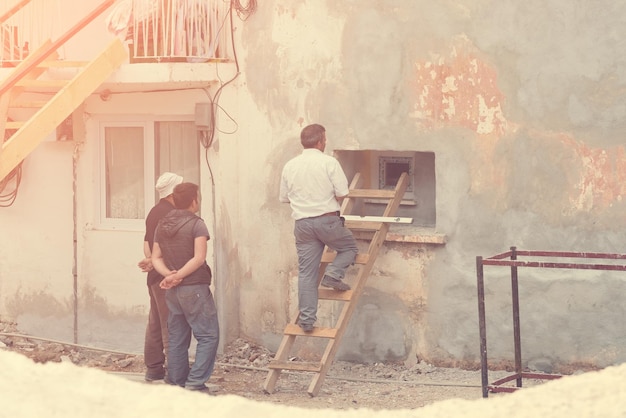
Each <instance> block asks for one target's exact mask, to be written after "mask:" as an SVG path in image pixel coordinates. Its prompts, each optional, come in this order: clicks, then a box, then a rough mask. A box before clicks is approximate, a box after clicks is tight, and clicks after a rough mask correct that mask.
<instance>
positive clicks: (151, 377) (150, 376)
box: [144, 373, 165, 382]
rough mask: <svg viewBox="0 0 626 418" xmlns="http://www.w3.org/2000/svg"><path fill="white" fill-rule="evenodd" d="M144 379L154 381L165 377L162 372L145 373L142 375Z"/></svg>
mask: <svg viewBox="0 0 626 418" xmlns="http://www.w3.org/2000/svg"><path fill="white" fill-rule="evenodd" d="M144 379H145V381H146V382H156V381H157V380H163V379H165V375H164V374H162V375H161V374H159V375H156V374H147V373H146V375H145V376H144Z"/></svg>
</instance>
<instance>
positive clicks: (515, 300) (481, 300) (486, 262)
mask: <svg viewBox="0 0 626 418" xmlns="http://www.w3.org/2000/svg"><path fill="white" fill-rule="evenodd" d="M518 257H535V260H532V261H522V260H519V259H518ZM554 258H559V259H568V258H569V259H579V260H587V261H588V260H626V254H609V253H588V252H557V251H520V250H517V248H516V247H511V249H510V251H507V252H504V253H501V254H497V255H494V256H493V257H489V258H483V257H481V256H478V257H476V281H477V288H478V321H479V327H480V364H481V379H482V393H483V398H486V397H487V396H488V394H489V392H514V391H515V390H517V389H519V388H521V387H522V381H523V379H525V378H530V379H546V380H550V379H558V378H560V377H562V376H561V375H558V374H544V373H529V372H524V371H523V370H522V348H521V346H522V343H521V333H520V314H519V306H520V305H519V283H518V271H517V270H518V268H519V267H535V268H556V269H577V270H613V271H626V264H617V263H616V264H592V263H585V262H560V261H559V262H554V261H544V260H550V259H554ZM536 259H539V260H541V261H536ZM484 266H508V267H510V268H511V298H512V306H513V340H514V347H515V373H514V374H512V375H509V376H506V377H504V378H502V379H499V380H497V381H494V382H493V383H491V384H489V376H488V373H489V372H488V363H487V329H486V320H485V278H484ZM512 380H515V381H516V386H515V387H512V386H501V385H503V384H505V383H507V382H510V381H512Z"/></svg>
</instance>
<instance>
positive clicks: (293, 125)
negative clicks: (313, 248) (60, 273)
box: [239, 0, 626, 366]
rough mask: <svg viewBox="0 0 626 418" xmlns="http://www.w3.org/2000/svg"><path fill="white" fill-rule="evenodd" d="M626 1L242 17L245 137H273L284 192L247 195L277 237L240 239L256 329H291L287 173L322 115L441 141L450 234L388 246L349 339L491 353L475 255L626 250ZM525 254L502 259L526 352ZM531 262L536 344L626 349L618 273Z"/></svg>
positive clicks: (455, 4) (322, 6) (370, 139)
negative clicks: (261, 246)
mask: <svg viewBox="0 0 626 418" xmlns="http://www.w3.org/2000/svg"><path fill="white" fill-rule="evenodd" d="M624 19H626V7H625V6H623V5H621V4H617V3H615V2H609V1H601V2H596V3H593V4H591V3H588V2H570V1H553V2H549V3H545V2H536V1H531V2H524V3H520V2H517V1H499V2H495V1H448V2H428V1H419V0H418V1H415V0H411V1H395V2H378V1H367V0H364V1H358V2H357V1H349V2H332V1H325V2H302V1H279V0H277V1H273V2H272V1H268V2H264V3H263V5H262V6H261V7H260V8H259V10H258V11H257V13H256V14H255V15H254V16H252V17H251V18H250V19H249V20H248V21H246V24H245V25H243V26H242V29H243V30H242V34H241V45H242V47H243V49H244V50H243V51H240V56H241V57H242V62H243V63H244V64H243V71H242V75H243V79H244V80H245V82H243V81H242V82H240V85H241V87H242V89H241V91H240V92H239V96H240V104H241V108H240V109H241V110H242V111H241V113H240V118H241V120H239V123H240V124H241V125H249V126H251V127H252V128H251V129H252V132H251V133H250V134H249V135H247V134H246V132H245V131H243V130H242V131H241V132H240V134H239V140H241V141H247V142H248V143H250V144H255V145H257V144H260V143H263V144H264V145H263V147H264V148H266V149H270V150H271V153H270V154H268V155H267V157H266V158H265V159H263V158H262V155H263V154H260V155H259V154H257V155H256V156H255V157H256V158H255V159H254V161H251V162H250V164H252V165H254V168H255V169H254V173H255V177H256V178H255V179H254V181H255V182H259V183H261V184H262V183H267V186H265V190H266V198H265V199H263V197H262V196H261V197H257V198H254V197H252V195H251V196H250V197H249V199H250V200H249V202H250V203H252V205H249V206H251V207H254V206H256V207H257V208H258V209H259V210H260V211H261V212H262V213H263V212H265V211H267V212H268V215H269V216H268V217H265V216H263V217H261V219H265V221H264V222H263V223H265V224H269V226H266V228H265V229H266V230H265V231H262V232H263V236H262V238H260V239H261V240H262V242H267V245H268V247H267V248H269V249H270V250H269V253H268V251H263V252H262V253H261V252H259V251H256V250H255V249H250V252H249V253H247V254H246V253H244V251H242V248H241V246H240V248H239V254H240V256H241V258H240V262H242V263H244V265H245V267H244V268H243V270H244V271H252V273H251V277H252V280H251V283H250V284H247V285H246V286H245V287H244V286H242V288H241V306H242V309H243V310H242V312H244V311H246V310H247V311H250V314H246V315H245V316H244V320H243V321H242V326H243V332H244V333H246V334H248V335H249V336H251V337H254V338H256V339H260V340H261V341H262V342H270V341H275V333H276V332H280V328H281V327H282V325H283V324H284V321H285V320H286V319H287V316H288V314H287V312H286V311H285V309H284V308H283V307H282V305H281V302H282V301H284V300H286V299H287V297H288V295H289V294H292V293H289V292H288V291H287V290H285V288H286V287H289V288H290V289H292V290H293V287H294V281H295V269H296V259H295V254H294V252H293V246H292V244H293V243H292V238H291V227H292V224H291V222H290V221H288V214H289V210H288V209H287V208H285V207H283V206H280V204H278V203H277V202H276V200H275V196H276V187H277V183H278V177H279V171H280V167H282V165H283V164H284V163H285V162H286V161H287V160H288V159H289V158H291V157H292V156H294V155H295V154H297V153H298V152H299V144H298V143H297V135H298V133H299V130H300V129H301V128H302V127H303V126H304V125H306V124H308V123H311V122H319V123H322V124H324V125H325V126H326V128H327V131H328V138H329V146H328V147H329V148H331V149H334V150H342V149H360V150H367V149H391V150H398V151H428V152H434V153H435V160H436V177H437V179H436V181H437V191H436V196H437V197H436V198H437V226H436V231H437V232H439V233H442V234H445V235H446V236H447V244H446V245H445V246H443V247H442V246H432V245H421V244H393V245H387V246H386V249H385V251H384V254H382V256H381V257H380V258H379V261H378V263H377V268H376V270H375V271H374V274H373V276H372V277H371V279H370V281H369V286H370V287H369V288H368V289H367V290H366V295H365V297H364V299H363V300H362V301H361V304H360V308H359V309H358V310H357V313H356V318H355V320H354V321H353V323H352V324H351V330H350V333H349V335H348V338H347V340H345V341H344V343H343V344H342V349H341V353H340V354H343V355H344V356H346V357H349V358H354V359H358V360H366V361H376V360H380V359H394V358H400V359H405V360H408V361H412V360H415V357H416V356H417V357H420V358H426V359H428V360H430V361H437V362H440V363H446V362H447V363H462V362H476V361H477V358H478V341H479V340H478V324H477V306H476V296H475V293H476V285H475V281H476V278H475V276H476V273H475V257H476V256H477V255H483V256H491V255H494V254H496V253H499V252H503V251H505V250H508V248H509V247H510V246H513V245H514V246H517V247H519V248H522V249H537V250H539V249H546V250H572V251H600V252H621V251H623V246H622V243H623V239H622V232H621V228H620V227H621V226H622V225H624V217H623V211H624V203H623V202H622V194H623V188H624V186H623V184H622V183H623V181H621V180H622V179H623V178H624V175H625V174H626V171H625V170H624V148H623V145H622V135H621V134H622V132H623V128H624V126H623V125H624V122H623V116H624V112H625V109H626V107H625V106H624V105H625V96H624V94H623V84H624V76H625V75H626V72H625V71H626V68H625V67H624V63H623V60H622V59H621V58H620V57H621V55H622V54H621V51H620V49H621V48H620V43H621V41H620V40H621V39H622V38H623V36H624V31H625V29H624V25H623V21H624ZM249 101H251V102H253V104H254V106H253V107H252V108H248V102H249ZM244 108H245V109H246V110H245V111H244V110H243V109H244ZM270 144H271V146H270ZM240 157H243V158H244V159H245V157H244V156H243V155H241V156H240ZM261 162H262V163H264V164H265V167H260V166H257V163H261ZM247 168H249V165H248V167H247ZM242 174H243V173H242ZM240 178H242V179H243V178H246V176H245V175H242V176H240ZM251 190H258V189H256V188H255V189H251ZM239 203H240V205H242V204H243V203H244V202H243V201H240V202H239ZM270 214H271V215H270ZM264 215H265V214H264ZM256 219H258V218H256ZM256 219H255V220H256ZM241 222H244V223H245V222H246V220H244V219H241ZM242 227H243V225H242ZM272 234H273V236H274V238H273V239H272V238H271V237H272ZM274 254H283V257H282V261H281V262H280V264H279V265H278V266H277V267H275V270H274V273H273V274H271V275H269V277H268V274H265V273H262V272H261V271H260V269H259V267H260V266H263V267H264V266H265V263H269V261H268V260H267V259H268V258H274V257H275V256H274ZM259 263H260V265H259ZM263 270H265V269H263ZM507 274H508V271H507V270H506V269H505V270H502V271H498V270H488V271H487V280H488V289H487V297H488V300H487V307H488V312H489V323H488V335H489V352H490V356H493V357H494V358H495V359H500V358H504V359H510V358H511V357H512V353H513V350H512V337H511V327H512V325H511V318H510V302H509V298H510V296H509V291H508V288H507V284H506V283H505V282H503V280H502V279H503V278H505V277H506V276H507ZM520 275H521V278H522V290H521V291H522V342H523V353H524V357H525V360H528V361H532V360H534V359H546V358H547V359H549V360H550V361H552V362H553V363H558V362H580V363H588V364H594V365H599V366H604V365H607V364H611V363H614V362H620V361H623V360H624V359H625V356H626V352H625V347H624V343H625V340H624V335H625V333H624V325H623V321H621V320H617V318H623V317H624V308H623V307H621V304H620V303H619V302H618V301H619V299H616V298H617V297H618V296H616V295H620V294H621V293H622V292H621V291H623V289H624V281H623V280H622V279H621V277H620V274H618V273H598V272H584V273H580V272H579V273H576V274H575V273H572V272H570V271H563V270H559V271H550V272H546V271H544V270H534V271H533V270H524V271H523V272H521V273H520ZM246 280H248V279H246ZM266 299H268V300H271V301H272V302H271V303H270V302H268V301H266ZM244 307H245V308H244ZM248 315H249V318H250V319H247V318H248ZM259 318H261V321H260V323H259ZM371 318H377V321H372V320H371ZM269 324H271V327H270V326H269ZM366 324H367V326H365V325H366ZM368 327H369V328H371V329H370V330H367V328H368ZM366 330H367V331H366Z"/></svg>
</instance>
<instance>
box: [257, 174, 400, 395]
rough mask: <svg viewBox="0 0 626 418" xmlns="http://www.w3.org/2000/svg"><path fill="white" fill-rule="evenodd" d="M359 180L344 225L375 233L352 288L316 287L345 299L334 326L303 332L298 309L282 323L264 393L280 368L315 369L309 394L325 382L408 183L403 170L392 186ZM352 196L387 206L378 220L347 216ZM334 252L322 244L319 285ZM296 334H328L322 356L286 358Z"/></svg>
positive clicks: (323, 294) (353, 185)
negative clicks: (363, 185) (313, 359)
mask: <svg viewBox="0 0 626 418" xmlns="http://www.w3.org/2000/svg"><path fill="white" fill-rule="evenodd" d="M360 183H361V176H360V174H359V173H357V174H356V176H355V177H354V179H353V180H352V183H351V184H350V191H349V193H348V196H347V198H346V199H344V201H343V204H342V207H341V213H342V215H344V216H345V217H346V227H347V228H349V229H351V230H357V229H358V230H369V231H374V236H373V237H372V240H371V241H370V245H369V249H368V252H367V253H365V254H361V253H360V254H358V255H357V257H356V260H355V265H357V267H358V269H359V270H358V272H357V274H356V279H355V280H354V282H353V283H352V289H351V290H348V291H345V292H341V291H336V290H334V289H326V288H320V289H319V300H332V301H341V302H345V303H344V304H343V308H342V310H341V313H340V314H339V317H338V319H337V322H336V324H335V328H322V327H314V328H313V332H309V333H305V332H304V331H302V329H301V328H300V326H299V325H298V324H297V321H298V316H299V315H298V313H296V314H295V315H293V319H292V320H291V322H290V323H289V324H287V326H286V327H285V331H284V336H283V339H282V341H281V343H280V345H279V347H278V350H277V352H276V356H275V357H274V360H273V361H272V362H271V363H270V364H269V365H268V367H269V369H270V371H269V373H268V375H267V377H266V379H265V383H264V386H263V389H264V391H265V392H266V393H273V392H274V389H275V386H276V382H277V380H278V377H279V376H280V373H281V371H282V370H292V371H303V372H312V373H314V377H313V380H312V381H311V384H310V385H309V388H308V390H307V392H308V394H309V395H310V396H316V395H317V394H318V393H319V390H320V388H321V386H322V383H323V382H324V378H325V377H326V374H327V373H328V370H329V369H330V366H331V365H332V363H333V359H334V357H335V354H336V352H337V350H338V348H339V343H340V342H341V338H342V337H343V334H344V332H345V331H346V328H347V326H348V323H349V322H350V317H351V316H352V313H353V312H354V310H355V308H356V305H357V302H358V300H359V296H360V295H361V292H362V291H363V289H364V287H365V282H366V281H367V278H368V276H369V274H370V271H371V270H372V267H373V266H374V262H375V261H376V257H377V256H378V251H379V250H380V247H381V246H382V244H383V242H384V241H385V238H386V236H387V232H388V231H389V225H390V224H391V223H394V221H393V217H394V215H395V213H396V211H397V210H398V207H399V206H400V202H401V201H402V197H403V196H404V192H405V191H406V188H407V185H408V175H407V173H403V174H402V175H401V176H400V178H399V180H398V183H397V185H396V187H395V189H393V190H378V189H359V188H358V187H359V186H360ZM355 199H376V200H380V201H384V200H387V206H386V207H385V211H384V213H383V216H382V217H378V218H377V219H379V221H376V222H370V221H368V220H360V219H359V217H357V216H347V215H348V214H349V213H350V212H351V211H352V210H353V208H354V204H355ZM335 255H336V253H335V252H333V251H331V250H330V249H328V247H326V248H325V250H324V254H323V255H322V261H321V263H320V270H319V277H318V285H319V282H321V279H322V277H323V275H324V271H325V270H326V266H327V265H328V264H329V263H330V262H332V260H333V259H334V258H335ZM296 337H314V338H327V339H328V343H327V345H326V349H325V351H324V354H323V355H322V357H321V360H320V362H319V363H317V362H315V363H311V362H296V361H289V360H288V356H289V352H290V350H291V348H292V347H293V345H294V342H295V340H296Z"/></svg>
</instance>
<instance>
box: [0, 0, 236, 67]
mask: <svg viewBox="0 0 626 418" xmlns="http://www.w3.org/2000/svg"><path fill="white" fill-rule="evenodd" d="M100 1H101V0H12V1H10V0H9V1H0V20H3V21H0V45H1V46H2V48H1V49H0V63H1V64H2V66H15V65H16V64H17V63H19V62H20V61H22V60H23V59H24V58H25V57H26V56H27V55H28V54H29V52H30V51H34V50H35V49H36V48H38V47H39V46H40V45H42V44H43V43H44V42H45V41H46V40H48V39H51V40H53V41H54V40H55V39H56V38H58V37H59V36H60V35H61V34H62V33H64V31H66V30H67V29H68V28H69V27H71V26H72V25H73V24H74V22H75V21H76V20H77V18H80V17H81V16H73V15H72V12H71V11H72V3H74V2H77V3H76V4H79V3H80V5H84V4H85V2H93V3H94V5H95V4H97V3H98V2H100ZM229 8H230V2H229V1H228V0H119V1H118V2H116V3H115V4H114V5H113V6H112V7H111V8H110V10H108V11H107V12H105V13H104V16H105V17H106V20H105V23H106V25H103V26H102V32H103V36H110V34H109V33H107V31H108V32H110V33H114V34H115V35H117V36H119V37H121V38H122V39H124V40H125V41H126V42H127V43H128V47H129V56H130V62H131V63H133V62H177V61H182V62H205V61H209V60H227V59H228V56H227V51H228V48H227V45H228V43H229V40H230V20H229V15H228V13H229ZM74 9H77V7H75V8H74ZM3 17H4V19H2V18H3ZM59 52H60V55H61V56H64V55H65V54H64V51H59ZM67 54H68V55H71V51H67Z"/></svg>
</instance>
